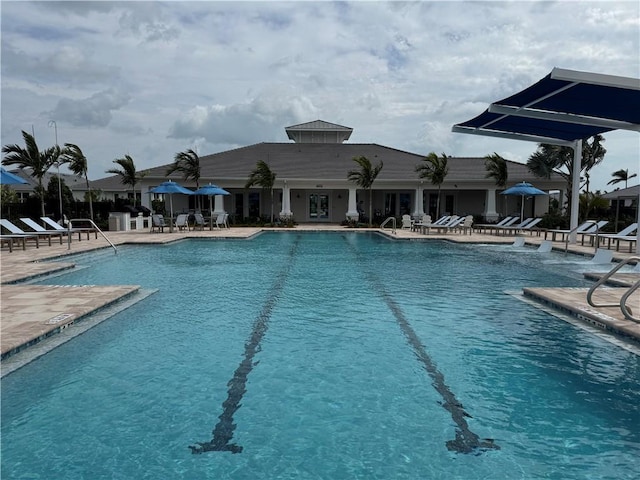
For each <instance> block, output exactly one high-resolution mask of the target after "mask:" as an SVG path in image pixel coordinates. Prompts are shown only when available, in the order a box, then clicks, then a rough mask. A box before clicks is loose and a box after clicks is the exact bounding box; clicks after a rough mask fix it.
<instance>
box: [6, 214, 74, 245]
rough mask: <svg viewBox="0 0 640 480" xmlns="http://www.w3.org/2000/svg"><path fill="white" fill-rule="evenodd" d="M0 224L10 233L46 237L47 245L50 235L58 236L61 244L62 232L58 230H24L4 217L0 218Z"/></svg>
mask: <svg viewBox="0 0 640 480" xmlns="http://www.w3.org/2000/svg"><path fill="white" fill-rule="evenodd" d="M0 225H2V226H3V227H4V228H6V229H7V230H9V231H10V232H11V234H12V235H29V236H34V235H36V236H38V237H46V238H47V240H49V246H51V237H60V245H62V234H61V233H60V232H25V231H24V230H22V229H21V228H20V227H18V226H17V225H14V224H13V223H11V222H10V221H9V220H7V219H6V218H3V219H1V220H0Z"/></svg>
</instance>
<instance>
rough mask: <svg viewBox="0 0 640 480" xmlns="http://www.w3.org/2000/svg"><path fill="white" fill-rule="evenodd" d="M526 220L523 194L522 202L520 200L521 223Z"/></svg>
mask: <svg viewBox="0 0 640 480" xmlns="http://www.w3.org/2000/svg"><path fill="white" fill-rule="evenodd" d="M523 221H524V195H522V202H520V223H522V222H523Z"/></svg>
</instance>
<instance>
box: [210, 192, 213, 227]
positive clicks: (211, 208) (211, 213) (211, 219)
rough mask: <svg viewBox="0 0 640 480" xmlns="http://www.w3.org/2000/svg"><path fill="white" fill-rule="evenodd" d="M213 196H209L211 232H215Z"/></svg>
mask: <svg viewBox="0 0 640 480" xmlns="http://www.w3.org/2000/svg"><path fill="white" fill-rule="evenodd" d="M212 197H213V195H209V230H213V203H212V200H211V198H212Z"/></svg>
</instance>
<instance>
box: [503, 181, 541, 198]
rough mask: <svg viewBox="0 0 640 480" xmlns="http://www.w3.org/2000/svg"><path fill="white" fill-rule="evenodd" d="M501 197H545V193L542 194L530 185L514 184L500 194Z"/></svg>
mask: <svg viewBox="0 0 640 480" xmlns="http://www.w3.org/2000/svg"><path fill="white" fill-rule="evenodd" d="M500 193H501V194H502V195H524V196H531V195H547V192H543V191H542V190H540V189H539V188H536V187H534V186H533V185H531V184H530V183H527V182H520V183H516V184H515V185H514V186H513V187H510V188H507V189H506V190H505V191H504V192H500Z"/></svg>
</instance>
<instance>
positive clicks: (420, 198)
mask: <svg viewBox="0 0 640 480" xmlns="http://www.w3.org/2000/svg"><path fill="white" fill-rule="evenodd" d="M422 189H423V185H422V182H420V185H418V188H416V201H415V202H414V207H413V213H412V214H411V216H412V217H413V218H422V216H423V215H424V195H423V194H422Z"/></svg>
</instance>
